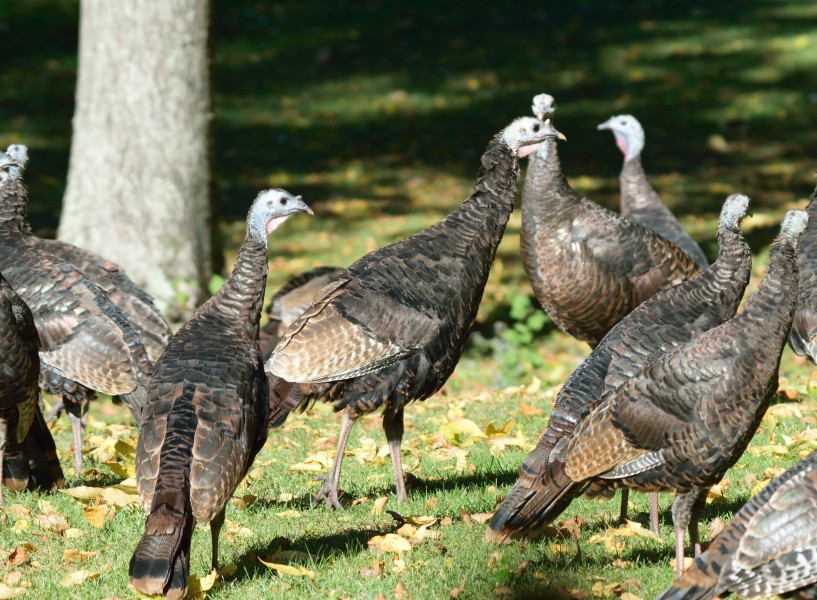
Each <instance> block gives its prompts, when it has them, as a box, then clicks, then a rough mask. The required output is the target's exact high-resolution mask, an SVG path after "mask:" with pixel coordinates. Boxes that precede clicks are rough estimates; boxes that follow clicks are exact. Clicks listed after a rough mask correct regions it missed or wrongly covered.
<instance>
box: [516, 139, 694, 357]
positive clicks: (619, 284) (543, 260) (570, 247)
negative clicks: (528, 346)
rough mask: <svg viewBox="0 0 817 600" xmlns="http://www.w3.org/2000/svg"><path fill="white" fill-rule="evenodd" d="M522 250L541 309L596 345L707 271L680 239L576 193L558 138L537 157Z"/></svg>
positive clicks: (527, 192)
mask: <svg viewBox="0 0 817 600" xmlns="http://www.w3.org/2000/svg"><path fill="white" fill-rule="evenodd" d="M520 248H521V252H522V262H523V264H524V266H525V271H526V272H527V275H528V279H529V280H530V282H531V287H532V288H533V291H534V294H535V295H536V298H537V300H538V301H539V303H540V304H541V305H542V308H543V309H544V310H545V312H546V313H547V314H548V315H549V316H550V318H551V319H552V320H553V322H554V323H555V324H556V325H557V326H558V327H559V328H560V329H561V330H562V331H564V332H565V333H567V334H568V335H571V336H573V337H575V338H576V339H579V340H583V341H586V342H589V343H590V344H592V345H596V344H598V343H599V342H600V341H601V340H602V338H603V337H604V336H605V335H606V334H607V332H608V331H610V329H612V328H613V326H614V325H615V324H616V323H618V322H619V321H620V320H621V319H622V318H623V317H624V316H625V315H627V314H628V313H630V312H631V311H632V310H633V309H634V308H635V307H636V306H638V305H639V304H641V302H643V301H644V300H646V299H647V298H649V297H650V296H652V295H653V294H655V293H656V292H657V291H659V290H661V289H664V288H667V287H671V286H673V285H675V284H677V283H680V282H681V281H684V280H686V279H689V278H691V277H693V276H694V275H697V274H698V273H700V271H701V269H700V267H698V265H696V264H695V262H694V261H693V260H692V258H690V256H689V255H688V254H686V253H685V252H684V251H683V250H681V249H680V248H678V247H677V246H675V245H674V244H673V243H671V242H669V241H668V240H666V239H664V238H662V237H661V236H660V235H658V234H656V233H655V232H653V231H650V230H648V229H646V228H645V227H643V226H641V225H639V224H638V223H634V222H633V221H630V220H629V219H626V218H624V217H622V216H621V215H618V214H616V213H614V212H612V211H609V210H607V209H605V208H603V207H601V206H599V205H598V204H596V203H595V202H592V201H590V200H588V199H587V198H583V197H582V196H580V195H579V194H577V193H576V192H575V191H574V190H573V189H572V188H571V187H570V185H569V183H568V182H567V179H566V178H565V176H564V174H563V173H562V171H561V167H560V163H559V157H558V153H557V148H556V141H555V140H546V141H545V142H544V143H543V144H542V145H541V146H540V148H539V150H538V151H537V152H536V153H535V154H533V155H532V156H531V159H530V163H529V166H528V170H527V173H526V175H525V185H524V188H523V190H522V228H521V231H520ZM579 282H580V283H579Z"/></svg>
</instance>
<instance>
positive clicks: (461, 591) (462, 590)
mask: <svg viewBox="0 0 817 600" xmlns="http://www.w3.org/2000/svg"><path fill="white" fill-rule="evenodd" d="M464 593H465V588H461V587H455V588H454V589H453V590H451V593H450V594H448V597H449V598H458V597H459V596H460V595H461V594H464Z"/></svg>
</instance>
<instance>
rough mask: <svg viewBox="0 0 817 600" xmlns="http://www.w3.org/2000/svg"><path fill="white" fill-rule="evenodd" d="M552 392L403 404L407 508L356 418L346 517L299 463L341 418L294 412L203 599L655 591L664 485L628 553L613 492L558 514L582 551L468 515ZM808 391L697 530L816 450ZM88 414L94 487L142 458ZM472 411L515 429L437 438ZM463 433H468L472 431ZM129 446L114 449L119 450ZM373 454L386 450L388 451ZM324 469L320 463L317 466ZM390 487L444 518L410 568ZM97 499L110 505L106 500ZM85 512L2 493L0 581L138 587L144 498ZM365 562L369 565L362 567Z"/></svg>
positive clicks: (56, 590) (663, 566)
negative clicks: (656, 531) (401, 590)
mask: <svg viewBox="0 0 817 600" xmlns="http://www.w3.org/2000/svg"><path fill="white" fill-rule="evenodd" d="M565 358H566V357H565ZM563 360H564V358H563ZM554 395H555V389H553V388H551V387H548V386H547V385H544V384H542V385H540V386H537V385H534V386H533V388H532V389H530V390H524V389H523V390H520V389H514V388H511V389H505V390H494V389H490V388H478V387H474V388H472V389H470V390H467V391H465V390H464V391H463V392H459V393H456V394H454V393H452V392H450V391H449V392H446V393H443V394H441V395H438V396H437V397H435V398H432V399H430V400H428V401H426V402H425V403H418V404H414V405H412V406H411V407H410V408H409V409H408V411H407V430H406V435H405V441H404V445H403V456H404V464H405V465H406V469H407V472H408V473H410V474H411V475H412V476H414V477H415V478H417V480H415V485H414V486H413V487H411V488H410V493H409V501H408V503H407V504H406V505H398V504H397V503H396V500H395V497H394V494H393V480H392V476H391V466H390V463H389V460H388V455H387V454H386V453H385V448H384V447H383V446H384V445H385V440H384V437H383V434H382V432H381V430H380V420H379V418H375V417H370V418H365V419H362V420H361V421H360V422H359V423H358V425H357V426H356V427H355V429H354V430H353V433H352V437H351V440H350V442H349V450H350V451H351V453H350V455H348V456H347V457H346V459H345V464H344V471H343V475H342V480H341V489H342V490H343V492H344V493H343V495H342V502H343V504H344V505H345V509H344V510H343V511H342V512H332V511H330V510H328V509H326V508H325V507H324V506H323V505H319V506H315V507H311V506H310V497H311V495H312V494H313V493H314V492H316V491H317V489H318V487H319V482H317V481H315V480H313V478H312V475H313V473H308V472H300V471H291V470H290V469H289V468H290V466H292V465H296V464H298V463H301V462H303V461H305V460H307V459H309V458H310V457H313V458H315V459H318V458H320V457H321V456H322V457H324V458H329V457H331V456H332V454H333V452H334V446H335V442H336V439H337V432H338V419H337V418H336V415H334V414H333V413H332V412H331V409H330V408H329V407H328V406H326V405H319V406H316V407H314V408H313V409H311V410H310V411H308V412H307V413H306V414H303V415H295V416H293V417H292V418H291V419H290V420H289V421H288V422H287V423H286V424H285V426H284V427H283V428H282V429H280V430H278V431H275V432H273V433H272V435H271V436H270V439H269V441H268V443H267V445H266V447H265V449H264V450H263V451H262V452H261V453H260V454H259V456H258V457H257V459H256V462H255V466H254V468H253V469H252V470H251V474H250V476H249V477H248V478H247V480H245V482H243V483H242V484H241V485H240V486H239V488H238V490H237V491H236V494H235V498H236V500H234V501H233V502H232V503H231V504H230V505H229V506H228V509H227V524H226V526H225V528H224V530H223V531H222V535H221V565H222V567H227V566H228V565H229V566H230V567H229V570H230V571H232V574H231V575H229V576H227V577H225V578H224V580H223V581H222V582H221V583H220V584H219V585H218V586H217V587H216V588H215V589H213V590H211V591H210V592H209V593H208V597H211V598H230V597H235V598H239V597H249V596H250V595H256V596H257V597H280V596H281V595H286V597H293V598H307V597H337V598H347V597H349V598H374V597H376V596H377V595H378V594H379V593H383V594H384V595H385V597H387V598H391V597H392V596H393V594H394V590H395V587H396V586H397V585H398V583H402V585H403V586H405V588H406V589H407V590H408V591H409V593H410V594H411V596H412V597H414V598H446V597H448V596H449V594H450V592H451V590H453V589H455V588H463V589H464V590H465V592H464V593H465V595H464V596H461V597H466V598H490V597H494V596H495V595H497V596H503V595H504V596H511V597H542V596H543V595H548V594H553V595H558V594H562V593H565V592H566V591H568V590H573V593H578V592H581V593H585V594H587V595H588V596H590V595H594V590H595V594H603V586H610V587H613V584H623V585H624V588H623V589H619V590H618V593H619V594H620V593H621V592H622V591H629V592H630V593H633V594H635V595H636V596H639V597H642V598H649V597H653V596H654V595H655V594H656V593H657V592H658V591H660V590H661V589H662V588H663V587H664V586H666V585H668V584H669V583H670V582H671V581H672V579H673V570H672V569H671V568H670V566H669V561H670V559H671V558H672V557H673V556H674V554H673V546H672V523H671V518H670V515H669V504H670V503H671V496H670V495H667V494H662V495H661V508H662V521H661V539H660V540H654V539H650V538H648V537H639V536H634V537H617V538H615V539H614V541H615V542H618V543H619V544H622V545H621V546H618V547H613V546H611V547H607V545H605V543H604V541H603V538H605V537H609V536H610V535H611V534H610V529H611V528H613V527H615V519H616V518H617V515H618V507H619V503H618V497H616V498H615V499H613V500H589V499H584V498H581V499H579V500H577V501H575V502H574V503H573V504H572V505H571V506H570V507H569V509H568V510H567V511H566V512H565V513H564V514H563V515H562V517H561V519H560V521H561V520H571V519H574V518H575V517H577V516H579V517H581V519H582V520H583V521H584V522H583V524H582V527H581V534H580V538H579V546H578V547H579V548H580V550H581V552H580V555H577V547H576V544H575V543H574V541H573V540H572V538H571V537H570V536H569V535H567V534H566V533H565V532H566V530H563V531H562V535H566V539H562V538H560V537H556V538H546V539H542V540H538V541H533V542H523V543H514V544H511V545H507V546H494V545H492V544H489V543H487V542H485V541H484V540H483V535H484V533H485V530H486V525H485V524H484V523H478V522H471V523H468V517H467V515H471V514H475V515H479V514H482V513H490V512H491V511H493V510H494V508H495V507H496V505H497V503H498V502H499V501H500V500H501V498H502V497H503V495H504V494H505V493H507V491H508V490H509V489H510V486H511V485H512V483H513V481H514V480H515V470H516V467H517V465H518V464H519V462H520V461H521V459H522V458H523V457H524V455H525V454H526V453H527V452H528V451H529V450H530V449H531V448H532V447H533V445H534V444H535V442H536V440H537V438H538V433H539V431H540V430H541V429H543V427H544V423H545V421H546V415H547V412H548V411H549V407H550V406H551V404H552V401H553V398H554ZM798 400H802V401H801V402H796V403H788V404H784V405H780V407H779V408H774V409H773V412H777V411H779V410H783V411H790V410H791V407H796V408H797V409H798V410H799V411H800V415H801V417H800V418H798V417H797V416H796V415H792V414H791V413H789V414H788V416H787V413H785V412H783V413H778V414H779V415H781V416H777V417H767V419H765V420H764V422H763V424H762V426H761V428H760V431H759V432H758V434H757V435H756V436H755V439H754V440H753V443H752V446H751V448H760V449H761V450H760V454H753V452H756V451H755V450H750V451H749V452H748V453H747V454H746V455H744V457H743V458H741V460H740V461H739V462H738V464H737V465H736V466H735V467H734V468H733V469H731V470H730V471H729V472H728V473H727V475H726V478H725V480H724V483H723V485H722V487H723V495H722V497H717V498H715V499H714V500H713V501H712V502H711V503H710V504H708V505H707V509H706V512H705V515H704V518H703V521H702V527H701V530H702V532H703V536H704V539H705V540H707V539H708V532H709V526H710V523H711V521H712V519H714V518H716V517H718V518H720V519H722V520H723V521H728V519H729V518H730V517H731V515H732V514H733V513H734V512H735V511H736V510H737V509H738V508H739V507H740V506H741V505H742V504H743V503H744V502H745V501H746V499H747V498H748V497H749V495H750V491H751V490H752V488H753V487H754V486H755V485H756V483H757V480H762V479H764V477H768V476H771V475H772V472H771V471H767V470H768V469H770V468H778V469H782V468H787V467H789V466H790V465H792V464H793V463H794V462H796V460H797V459H798V458H799V452H801V451H806V450H807V449H810V448H812V447H813V446H811V445H809V444H807V443H803V444H802V445H799V446H798V445H792V446H789V447H788V448H787V447H786V438H784V437H783V435H788V436H793V435H796V434H797V433H798V432H800V431H802V430H803V429H804V428H812V429H813V428H814V427H815V423H816V422H815V417H814V415H815V414H817V412H815V411H817V403H815V402H814V399H813V398H809V397H807V396H805V395H801V396H800V397H799V398H798ZM530 407H533V408H539V409H540V410H541V409H544V410H543V411H542V414H532V412H533V413H538V411H536V410H534V411H532V412H531V410H530ZM93 414H94V417H95V418H96V419H99V420H94V423H93V424H92V426H91V427H90V432H89V440H90V441H91V443H90V444H89V445H88V448H89V449H90V452H86V468H87V469H88V470H86V472H85V474H84V476H83V478H84V479H85V481H86V483H87V484H88V485H96V486H111V485H114V484H115V483H117V482H119V481H121V480H122V477H119V476H116V475H113V474H112V473H111V472H110V471H109V468H108V466H107V465H106V462H107V461H108V460H113V461H114V462H117V461H118V462H119V463H120V464H122V465H128V464H130V462H131V461H132V458H130V457H129V455H128V454H127V452H125V453H124V454H120V455H119V456H113V457H111V456H106V455H105V451H106V448H108V450H107V451H108V452H109V453H110V452H111V449H110V448H111V447H112V446H113V445H112V444H111V443H110V442H108V444H107V445H105V446H99V445H98V444H101V443H102V440H103V439H104V438H110V439H114V438H116V439H121V440H122V441H124V442H126V443H128V444H133V443H135V435H136V431H135V429H130V428H122V427H119V428H114V429H110V428H109V426H108V425H106V422H122V421H124V420H126V419H125V418H124V413H123V412H122V411H121V410H119V409H115V408H113V407H112V406H111V405H110V404H109V403H108V402H107V401H105V402H104V403H103V402H98V403H96V404H95V405H94V411H93ZM463 418H465V419H468V420H470V421H472V422H474V423H475V424H476V425H477V426H478V427H479V428H480V429H482V430H483V431H484V430H485V429H486V427H487V426H488V424H489V423H493V424H494V426H495V428H497V429H500V428H502V426H503V425H505V424H506V423H507V421H513V426H512V428H511V429H510V430H509V431H507V432H505V433H504V434H497V435H496V436H495V437H494V439H490V438H475V439H472V440H470V442H469V441H465V443H464V444H463V445H462V446H461V447H460V446H457V445H454V444H452V443H451V442H450V441H447V440H446V438H445V437H444V435H443V432H444V431H445V427H446V426H447V424H449V423H451V422H452V421H456V420H457V419H463ZM772 436H774V437H773V439H772ZM56 437H57V441H58V446H59V447H60V448H62V449H63V450H62V451H61V458H62V460H63V464H64V465H65V467H66V469H67V468H68V467H67V466H68V465H69V464H70V462H71V459H70V455H69V451H68V444H69V432H68V428H67V421H65V420H64V421H63V422H62V423H60V424H59V425H58V426H57V427H56ZM462 437H463V438H465V439H467V438H468V436H467V435H463V436H462ZM496 438H506V439H505V440H497V439H496ZM460 441H462V440H460ZM503 441H504V442H505V444H507V445H505V444H503V443H502V442H503ZM771 444H776V445H777V448H776V451H777V452H780V454H775V453H774V452H772V450H771V449H770V448H768V447H769V446H770V445H771ZM95 448H99V449H98V450H95ZM122 448H124V447H123V446H120V450H121V449H122ZM372 448H377V449H378V450H379V454H380V456H377V455H376V453H375V451H374V450H373V449H372ZM325 471H326V469H320V471H319V472H325ZM764 473H765V476H764ZM247 496H251V497H254V498H248V499H249V500H250V501H251V503H250V504H249V505H246V503H245V504H243V505H242V504H240V503H239V502H238V500H237V499H240V498H246V497H247ZM380 497H386V498H388V501H387V504H386V506H385V509H386V511H388V510H392V511H395V512H397V513H399V514H400V515H402V516H404V517H410V516H428V517H434V518H435V519H437V522H436V523H435V524H434V525H432V526H431V527H430V528H429V531H431V532H432V536H434V537H432V538H429V539H423V540H421V541H420V542H419V543H418V544H417V545H416V546H415V547H413V549H412V550H411V551H410V552H408V553H405V554H403V555H402V560H403V563H402V564H401V563H396V562H395V559H396V558H398V556H397V555H393V554H388V553H387V554H375V553H373V552H372V551H371V550H370V549H369V548H368V546H367V543H368V541H369V540H370V539H371V538H373V537H374V536H376V535H384V534H386V533H393V532H395V531H396V530H397V528H398V526H399V525H400V524H399V523H398V522H397V521H396V520H395V519H394V518H393V517H392V516H390V515H389V514H388V513H386V512H384V513H383V514H379V515H378V514H373V506H374V501H375V500H376V499H377V498H380ZM646 498H647V497H646V495H644V494H633V495H632V496H631V513H630V516H631V518H632V519H633V520H634V521H636V522H638V523H640V524H641V525H642V526H643V527H644V528H646V527H647V521H648V515H647V503H646ZM43 501H47V502H49V503H50V504H51V506H52V507H53V512H56V513H57V514H59V515H63V516H64V518H65V520H66V521H65V522H61V521H59V520H58V521H57V523H56V525H51V524H49V523H48V522H42V518H43V517H42V515H43V514H47V513H48V512H51V511H50V510H49V509H47V508H45V507H44V505H43V504H42V503H43ZM17 504H19V505H23V506H25V507H27V508H28V509H29V510H30V511H31V514H30V515H28V516H25V517H20V516H19V513H18V508H17V507H15V506H14V505H17ZM98 504H99V505H100V506H103V507H104V506H106V503H105V502H101V501H100V502H98ZM84 506H85V505H84V504H83V503H82V502H80V501H78V500H76V499H74V498H71V497H69V496H67V495H64V494H62V493H57V494H52V495H42V494H31V493H12V492H8V493H7V494H6V506H5V509H4V513H3V514H4V515H5V516H4V517H3V518H4V521H5V525H4V527H3V528H2V530H0V548H3V549H5V550H7V551H11V550H12V549H14V548H16V547H20V546H23V547H25V548H27V554H28V557H29V559H30V561H29V562H26V563H24V564H21V565H10V564H7V565H6V566H5V567H3V568H2V569H0V577H5V578H8V577H9V573H11V572H13V571H19V573H20V577H21V580H22V581H23V582H25V583H24V585H27V586H31V587H30V591H29V593H28V596H29V597H60V596H64V597H69V596H70V597H72V598H102V597H111V596H117V597H120V598H127V597H133V592H132V591H129V590H128V584H127V564H128V560H129V557H130V554H131V552H132V551H133V548H134V547H135V545H136V542H137V541H138V539H139V537H140V536H141V534H142V531H143V526H144V514H143V513H142V510H141V508H139V507H138V506H137V505H135V504H134V505H130V506H127V507H125V508H121V509H116V511H115V514H114V515H113V516H112V517H111V516H110V515H109V517H108V520H106V522H105V525H104V528H103V529H101V530H100V529H96V528H94V527H92V526H91V525H90V523H89V522H88V520H87V519H86V518H85V517H84V516H83V507H84ZM463 513H467V515H466V516H463ZM38 519H39V520H38ZM52 520H53V519H52ZM21 523H22V524H21ZM556 526H557V527H558V526H559V522H557V524H556ZM66 527H67V528H71V531H72V532H74V531H75V530H79V531H80V532H81V534H79V536H78V537H66V535H65V534H64V533H62V532H60V531H59V530H64V529H65V528H66ZM55 529H56V530H57V531H55ZM69 535H71V534H69ZM74 535H76V534H74ZM594 536H596V541H594V540H593V537H594ZM26 543H28V544H31V546H26V545H25V544H26ZM66 549H69V550H81V551H90V552H94V553H96V554H95V555H94V556H93V557H91V558H90V559H89V560H87V562H85V563H82V564H75V563H66V562H65V561H64V558H63V555H64V551H65V550H66ZM281 549H284V550H291V551H297V552H299V553H303V555H304V559H305V562H304V563H303V566H304V567H305V568H306V569H308V570H310V571H311V572H313V573H314V579H310V578H308V577H303V576H302V577H298V576H293V575H287V574H284V575H276V574H275V573H274V572H273V571H271V570H270V569H268V568H267V567H265V566H264V565H263V564H261V563H260V562H259V560H258V558H259V557H261V558H262V559H265V560H270V559H272V561H273V562H274V561H276V560H278V561H280V560H281V558H280V555H279V556H278V558H276V557H275V554H276V552H277V551H279V550H281ZM209 556H210V534H209V529H208V528H206V527H199V528H197V529H196V531H195V533H194V537H193V550H192V561H191V572H192V573H193V574H194V575H196V576H200V577H203V576H205V575H206V574H207V573H208V571H209ZM380 563H382V564H380ZM78 569H84V570H86V571H88V572H91V573H93V574H95V576H98V578H96V579H93V580H87V581H85V582H84V583H82V584H80V585H77V586H74V587H70V588H66V587H62V586H61V585H60V580H61V579H62V578H63V577H65V576H66V575H69V574H70V573H72V572H74V571H76V570H78ZM366 569H368V573H366ZM361 571H363V572H364V573H366V574H365V575H362V574H361ZM12 577H14V576H12ZM12 581H13V579H12ZM634 582H638V583H634ZM17 585H18V586H20V585H21V584H19V583H18V584H17ZM594 585H595V586H596V587H595V588H594V587H593V586H594ZM333 590H334V591H333ZM577 590H578V592H577ZM608 595H609V593H608Z"/></svg>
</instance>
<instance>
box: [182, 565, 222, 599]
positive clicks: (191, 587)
mask: <svg viewBox="0 0 817 600" xmlns="http://www.w3.org/2000/svg"><path fill="white" fill-rule="evenodd" d="M218 577H219V573H218V571H216V570H215V569H213V570H212V571H210V572H209V573H208V574H207V575H205V576H204V577H197V576H196V575H195V574H192V573H191V574H190V580H189V581H188V583H187V597H192V598H199V597H204V596H206V595H207V592H209V591H210V590H211V589H213V586H214V585H215V583H216V581H218Z"/></svg>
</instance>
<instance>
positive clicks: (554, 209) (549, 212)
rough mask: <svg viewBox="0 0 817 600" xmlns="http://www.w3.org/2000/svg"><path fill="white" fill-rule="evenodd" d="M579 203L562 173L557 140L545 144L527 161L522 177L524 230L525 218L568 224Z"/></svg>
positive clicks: (549, 140) (546, 141)
mask: <svg viewBox="0 0 817 600" xmlns="http://www.w3.org/2000/svg"><path fill="white" fill-rule="evenodd" d="M581 199H582V197H581V196H580V195H579V194H577V193H576V191H575V190H574V189H573V188H572V187H570V184H569V183H568V182H567V178H566V177H565V176H564V173H562V166H561V164H560V162H559V153H558V151H557V143H556V140H554V139H547V140H545V141H544V142H542V145H541V146H540V147H539V148H538V149H537V151H536V152H534V153H533V155H532V156H531V157H530V162H529V163H528V172H527V173H526V174H525V187H524V188H523V190H522V211H523V218H522V225H523V227H524V226H525V221H526V219H525V214H530V215H531V216H534V217H540V218H541V220H542V223H553V224H555V223H556V222H557V221H562V220H570V219H572V218H573V216H574V214H573V210H574V208H575V206H576V205H577V204H578V203H579V202H580V201H581ZM537 221H538V219H537Z"/></svg>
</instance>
